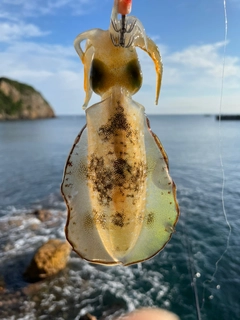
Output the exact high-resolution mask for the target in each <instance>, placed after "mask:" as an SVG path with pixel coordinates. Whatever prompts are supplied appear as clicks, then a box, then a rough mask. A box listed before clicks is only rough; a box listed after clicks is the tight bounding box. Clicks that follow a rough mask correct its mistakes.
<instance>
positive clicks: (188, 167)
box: [0, 116, 240, 320]
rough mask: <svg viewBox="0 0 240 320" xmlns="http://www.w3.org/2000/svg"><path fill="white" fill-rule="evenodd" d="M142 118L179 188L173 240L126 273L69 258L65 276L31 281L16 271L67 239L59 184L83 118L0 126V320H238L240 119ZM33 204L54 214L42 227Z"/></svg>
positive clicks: (118, 269) (21, 272)
mask: <svg viewBox="0 0 240 320" xmlns="http://www.w3.org/2000/svg"><path fill="white" fill-rule="evenodd" d="M149 118H150V122H151V128H152V130H153V131H154V132H155V133H156V134H157V135H158V137H159V138H160V140H161V141H162V143H163V145H164V148H165V150H166V152H167V154H168V157H169V164H170V174H171V176H172V178H173V179H174V181H175V183H176V185H177V196H178V201H179V205H180V210H181V216H180V218H179V222H178V224H177V227H176V232H175V233H174V234H173V237H172V239H171V241H170V242H169V243H168V245H167V246H166V247H165V249H164V250H163V251H162V252H160V253H159V254H158V255H157V256H155V257H154V258H153V259H151V260H149V261H146V262H144V263H142V264H139V265H133V266H130V267H120V266H119V267H104V266H97V265H92V264H89V263H87V262H85V261H83V260H82V259H80V258H79V257H78V256H77V255H76V254H75V253H72V254H71V258H70V260H69V263H68V265H67V268H66V269H65V270H64V271H62V272H60V273H59V274H58V275H56V276H55V277H52V278H50V279H48V280H45V281H42V282H40V283H38V284H37V285H36V284H35V285H29V284H28V283H27V282H25V281H24V279H23V276H22V274H23V272H24V271H25V268H26V266H27V265H28V263H29V261H30V260H31V258H32V256H33V253H34V252H35V251H36V249H37V248H38V247H39V246H40V245H41V244H43V243H44V242H45V241H47V240H48V239H50V238H56V237H57V238H62V239H64V225H65V220H66V208H65V204H64V202H63V199H62V197H61V194H60V183H61V179H62V172H63V168H64V164H65V161H66V158H67V155H68V153H69V151H70V148H71V146H72V144H73V142H74V139H75V137H76V136H77V134H78V133H79V131H80V129H81V128H82V126H83V125H84V123H85V118H84V117H80V116H79V117H59V118H56V119H49V120H39V121H38V120H37V121H21V122H20V121H19V122H18V121H16V122H1V123H0V284H1V283H4V286H5V288H6V290H5V291H3V290H2V291H1V290H0V319H50V320H51V319H54V320H55V319H57V320H61V319H67V320H68V319H69V320H70V319H71V320H72V319H78V318H79V316H81V315H83V314H85V313H87V312H90V313H91V314H93V315H95V316H96V317H97V318H98V320H103V319H107V320H110V319H114V318H115V317H116V316H119V315H122V314H124V313H125V312H127V311H132V310H134V309H135V308H140V307H149V306H156V307H162V308H166V309H169V310H171V311H173V312H175V313H177V314H178V315H179V317H180V318H181V319H182V320H192V319H203V320H238V319H240V121H222V122H221V124H220V127H219V122H218V121H216V120H215V118H214V117H213V116H210V117H206V116H150V117H149ZM221 160H222V163H223V166H222V164H221ZM223 182H224V190H223V192H222V187H223ZM40 208H44V209H49V210H50V211H51V213H52V218H51V219H50V220H49V221H45V222H40V221H39V220H38V219H37V218H36V217H35V216H34V215H33V214H32V212H33V210H35V209H40ZM224 211H225V213H226V215H227V219H228V221H229V223H230V226H231V235H230V238H229V239H228V235H229V227H228V225H227V223H226V219H225V216H224ZM223 253H224V255H223ZM222 255H223V256H222ZM221 257H222V258H221ZM220 258H221V260H220V261H219V262H218V263H217V261H218V260H219V259H220ZM216 263H217V269H216ZM36 286H37V287H36ZM198 304H199V308H198V307H197V306H198ZM197 313H198V315H197Z"/></svg>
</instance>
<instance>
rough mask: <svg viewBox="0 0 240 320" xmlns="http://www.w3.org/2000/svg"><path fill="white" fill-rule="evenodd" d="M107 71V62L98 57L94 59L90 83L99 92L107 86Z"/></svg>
mask: <svg viewBox="0 0 240 320" xmlns="http://www.w3.org/2000/svg"><path fill="white" fill-rule="evenodd" d="M106 73H107V71H106V66H105V64H104V63H103V62H102V61H100V60H98V59H93V61H92V67H91V72H90V83H91V87H92V90H93V91H94V92H96V93H97V94H100V93H101V92H103V91H104V88H105V86H106V76H107V75H106Z"/></svg>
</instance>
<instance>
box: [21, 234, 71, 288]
mask: <svg viewBox="0 0 240 320" xmlns="http://www.w3.org/2000/svg"><path fill="white" fill-rule="evenodd" d="M70 252H71V247H70V245H69V244H68V242H66V241H62V240H59V239H51V240H49V241H47V242H46V243H45V244H43V245H42V246H41V247H40V248H39V249H38V250H37V252H36V253H35V255H34V257H33V259H32V261H31V263H30V265H29V266H28V267H27V269H26V271H25V273H24V277H25V278H26V279H27V280H28V281H31V282H32V281H38V280H41V279H45V278H46V277H49V276H52V275H54V274H56V273H58V272H59V271H60V270H62V269H64V268H65V267H66V264H67V261H68V258H69V254H70Z"/></svg>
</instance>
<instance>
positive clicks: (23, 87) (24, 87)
mask: <svg viewBox="0 0 240 320" xmlns="http://www.w3.org/2000/svg"><path fill="white" fill-rule="evenodd" d="M2 81H4V82H6V83H9V84H10V85H11V86H13V87H14V88H15V89H17V91H19V92H20V93H21V94H31V93H33V92H36V90H35V89H34V88H33V87H31V86H29V85H28V84H25V83H21V82H18V81H15V80H11V79H8V78H4V77H2V78H0V83H1V82H2Z"/></svg>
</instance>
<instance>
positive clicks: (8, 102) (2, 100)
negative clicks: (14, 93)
mask: <svg viewBox="0 0 240 320" xmlns="http://www.w3.org/2000/svg"><path fill="white" fill-rule="evenodd" d="M21 110H22V100H19V101H17V102H14V101H13V100H12V99H11V98H10V97H8V96H6V95H5V94H4V93H3V92H2V91H1V90H0V113H5V114H7V115H9V116H12V115H14V114H17V113H19V112H21Z"/></svg>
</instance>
